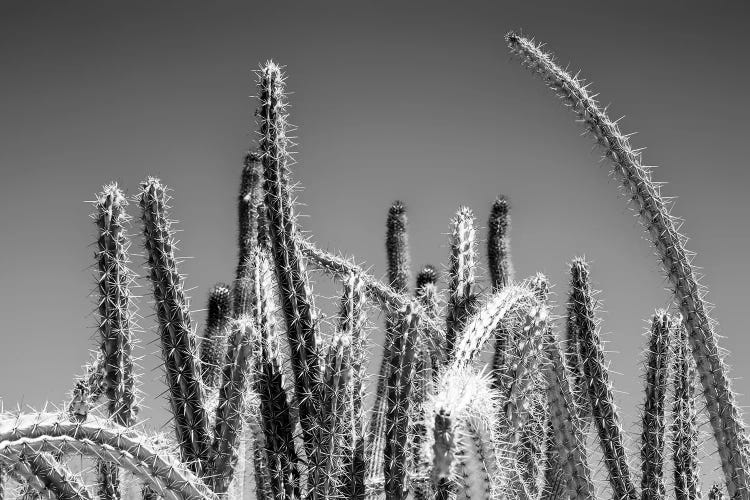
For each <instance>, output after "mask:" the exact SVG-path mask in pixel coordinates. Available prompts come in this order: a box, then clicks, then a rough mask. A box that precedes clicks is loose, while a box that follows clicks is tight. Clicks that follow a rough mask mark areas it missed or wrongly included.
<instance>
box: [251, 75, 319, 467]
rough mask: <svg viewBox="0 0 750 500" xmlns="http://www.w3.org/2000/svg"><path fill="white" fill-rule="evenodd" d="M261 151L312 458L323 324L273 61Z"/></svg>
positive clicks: (262, 84)
mask: <svg viewBox="0 0 750 500" xmlns="http://www.w3.org/2000/svg"><path fill="white" fill-rule="evenodd" d="M258 88H259V93H260V103H259V108H258V110H257V112H256V115H257V117H258V122H259V125H260V141H259V147H258V152H259V154H260V155H261V161H262V162H263V175H264V187H265V204H266V210H267V216H268V227H269V234H270V236H271V241H272V251H273V257H274V263H275V267H276V277H277V280H278V286H279V294H280V297H281V310H282V312H283V315H284V319H285V322H286V329H287V335H288V338H289V346H290V348H291V362H292V371H293V373H294V379H295V384H294V388H295V395H296V399H297V404H298V406H299V418H300V423H301V425H302V432H303V437H304V441H305V450H306V453H307V455H308V456H312V455H313V454H314V453H315V449H316V446H317V444H318V443H317V442H316V438H315V434H316V427H317V408H318V405H319V399H320V384H321V353H320V339H319V330H318V328H319V326H318V322H317V318H316V313H315V305H314V303H313V297H312V292H311V289H310V283H309V279H308V276H307V271H306V270H305V266H304V261H303V258H302V252H301V251H300V245H299V242H298V239H297V237H296V236H297V232H298V231H299V230H298V228H297V224H296V220H295V216H294V210H293V202H292V196H291V192H290V183H291V181H290V179H289V175H290V174H289V166H290V164H291V162H292V159H291V156H290V152H289V138H288V137H287V135H286V128H287V122H286V102H285V95H284V77H283V75H282V73H281V70H280V69H279V67H278V66H277V65H276V64H275V63H273V62H268V63H267V64H266V65H265V66H264V67H263V68H262V69H261V71H260V74H259V82H258Z"/></svg>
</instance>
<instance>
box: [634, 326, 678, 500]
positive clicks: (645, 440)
mask: <svg viewBox="0 0 750 500" xmlns="http://www.w3.org/2000/svg"><path fill="white" fill-rule="evenodd" d="M670 330H671V321H670V319H669V317H668V316H667V313H666V311H660V312H657V313H656V315H655V316H654V317H653V320H652V322H651V339H650V342H649V349H648V361H647V363H646V401H645V403H644V405H643V418H642V420H641V421H642V433H641V471H642V474H641V500H661V499H663V498H664V497H665V495H666V489H665V487H664V454H665V451H664V425H665V424H664V419H665V416H664V404H665V400H666V395H667V382H668V380H669V378H668V375H669V340H670V339H669V337H670V335H671V332H670Z"/></svg>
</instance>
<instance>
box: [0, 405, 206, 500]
mask: <svg viewBox="0 0 750 500" xmlns="http://www.w3.org/2000/svg"><path fill="white" fill-rule="evenodd" d="M156 450H157V447H156V446H155V445H154V444H153V443H152V442H150V440H149V439H148V438H146V437H144V436H141V435H138V434H137V433H136V432H135V431H133V430H132V428H125V427H122V426H119V425H116V424H114V423H112V422H109V421H106V420H103V419H100V418H96V417H93V416H89V418H88V419H87V421H86V422H76V421H71V420H68V419H65V418H62V417H61V416H60V415H58V414H50V413H32V414H21V415H9V414H3V415H0V462H2V463H3V464H4V465H5V466H6V467H7V466H12V464H15V463H17V462H18V461H19V460H21V459H22V457H23V454H24V453H27V452H29V451H31V452H33V453H57V452H62V453H75V454H80V455H84V456H87V457H91V458H100V459H102V460H104V461H107V462H114V463H116V464H117V465H118V466H119V467H122V468H124V469H127V470H129V471H131V472H133V473H134V474H136V475H138V476H139V477H141V478H142V479H144V480H146V481H148V482H149V484H150V485H151V486H152V487H153V488H154V489H155V490H156V491H157V493H159V495H163V496H166V497H167V498H168V499H169V500H199V499H202V500H216V498H217V497H216V495H214V494H213V493H212V492H211V490H209V489H208V488H207V487H206V486H205V485H204V484H203V482H202V481H201V480H200V479H198V478H197V477H196V476H195V475H194V474H193V473H192V472H191V471H190V470H188V469H187V468H186V467H185V466H184V465H183V464H182V463H181V462H180V461H178V460H177V459H176V458H174V457H172V456H170V455H166V454H164V453H163V452H158V451H156Z"/></svg>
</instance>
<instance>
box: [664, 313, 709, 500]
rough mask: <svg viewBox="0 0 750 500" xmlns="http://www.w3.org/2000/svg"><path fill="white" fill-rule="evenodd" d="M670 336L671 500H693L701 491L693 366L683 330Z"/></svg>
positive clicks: (695, 499)
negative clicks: (671, 375)
mask: <svg viewBox="0 0 750 500" xmlns="http://www.w3.org/2000/svg"><path fill="white" fill-rule="evenodd" d="M672 335H673V336H674V342H675V349H674V351H675V360H674V383H673V384H674V405H673V407H672V429H671V430H672V432H671V434H672V457H673V462H674V488H675V496H676V498H677V499H678V500H697V499H699V498H700V497H701V490H700V471H699V470H698V415H697V412H696V408H695V387H694V385H693V384H694V383H695V364H694V363H693V360H692V359H691V357H690V349H689V345H688V339H687V333H686V332H685V329H684V328H683V327H682V326H679V327H677V328H675V329H674V331H673V332H672ZM709 496H710V495H709Z"/></svg>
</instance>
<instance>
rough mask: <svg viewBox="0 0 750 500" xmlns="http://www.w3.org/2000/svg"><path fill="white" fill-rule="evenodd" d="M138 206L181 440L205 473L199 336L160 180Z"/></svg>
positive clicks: (149, 184) (144, 191) (150, 184)
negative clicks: (193, 325)
mask: <svg viewBox="0 0 750 500" xmlns="http://www.w3.org/2000/svg"><path fill="white" fill-rule="evenodd" d="M140 206H141V210H142V218H143V232H144V236H145V245H146V251H147V253H148V266H149V268H150V277H151V283H152V284H153V289H154V300H155V306H156V316H157V319H158V327H159V336H160V338H161V346H162V357H163V359H164V369H165V372H166V377H167V386H168V387H169V393H170V403H171V406H172V414H173V415H174V423H175V433H176V435H177V442H178V443H179V445H180V450H181V453H182V457H183V459H184V460H185V461H186V462H188V463H189V464H190V468H191V469H192V470H193V471H195V472H196V473H197V474H202V473H203V471H204V470H205V466H206V461H207V459H208V451H209V438H208V419H207V416H206V411H205V409H204V407H203V387H202V384H201V380H200V373H199V360H198V356H197V349H196V342H195V334H194V332H193V330H192V326H191V322H190V310H189V306H188V302H187V297H186V296H185V292H184V291H183V287H182V276H180V274H179V273H178V271H177V260H176V259H175V255H174V237H173V229H172V222H171V221H170V220H169V218H168V213H167V194H166V188H165V187H164V186H163V185H162V183H161V181H159V179H156V178H154V177H151V178H149V179H148V180H147V181H145V182H143V183H142V184H141V195H140Z"/></svg>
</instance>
